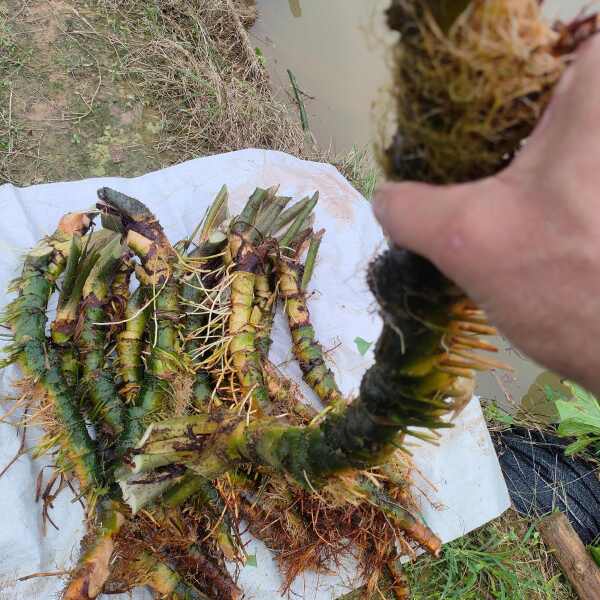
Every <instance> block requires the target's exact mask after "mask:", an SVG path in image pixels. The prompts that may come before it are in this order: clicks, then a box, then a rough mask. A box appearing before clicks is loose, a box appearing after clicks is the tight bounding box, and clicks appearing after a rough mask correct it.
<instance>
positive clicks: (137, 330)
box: [116, 286, 149, 403]
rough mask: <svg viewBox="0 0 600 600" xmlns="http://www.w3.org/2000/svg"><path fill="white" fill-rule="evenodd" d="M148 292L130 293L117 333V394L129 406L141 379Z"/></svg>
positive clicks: (135, 396) (137, 390) (142, 289)
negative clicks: (119, 383)
mask: <svg viewBox="0 0 600 600" xmlns="http://www.w3.org/2000/svg"><path fill="white" fill-rule="evenodd" d="M148 293H149V290H148V288H147V287H145V286H140V287H138V288H137V289H136V290H135V292H133V294H131V296H130V298H129V300H128V301H127V306H126V308H125V319H124V320H125V323H124V326H125V327H124V329H123V330H122V331H121V332H119V333H118V334H117V347H116V351H117V362H118V374H119V377H120V380H121V388H120V390H119V391H120V394H121V396H122V397H123V398H125V400H126V401H127V402H128V403H131V402H132V401H133V400H134V398H137V395H138V393H139V391H140V387H141V385H142V381H143V377H144V364H143V361H142V346H143V343H144V331H145V328H146V322H147V320H148V306H146V303H147V297H148Z"/></svg>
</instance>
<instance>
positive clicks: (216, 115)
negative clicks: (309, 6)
mask: <svg viewBox="0 0 600 600" xmlns="http://www.w3.org/2000/svg"><path fill="white" fill-rule="evenodd" d="M98 5H99V6H100V7H101V8H102V9H103V10H104V11H105V14H106V15H107V17H108V16H109V15H113V16H114V15H116V16H117V18H116V20H115V26H114V27H113V34H112V39H111V43H112V44H113V45H114V47H115V48H116V49H117V51H118V53H119V56H120V61H121V62H120V68H119V71H120V73H119V75H120V76H121V77H123V78H126V79H127V80H128V81H129V82H130V83H131V84H132V85H133V86H135V88H136V89H137V91H138V93H140V94H141V95H143V97H144V99H145V101H146V102H148V103H151V104H152V106H153V107H154V108H155V109H157V110H158V111H159V112H160V115H161V118H162V122H163V125H164V128H163V132H162V135H161V140H160V145H161V149H164V150H168V151H171V152H172V153H173V154H176V155H177V159H178V160H186V159H189V158H193V157H196V156H201V155H203V154H210V153H214V152H227V151H231V150H238V149H240V148H251V147H255V148H270V149H274V150H283V151H286V152H290V153H292V154H296V155H298V154H302V151H303V139H304V138H303V135H302V132H301V129H300V127H299V126H298V124H296V123H295V122H293V121H292V120H291V119H290V117H289V116H288V114H287V109H286V108H285V107H284V106H283V105H281V104H279V103H277V102H275V101H274V100H273V97H272V94H271V90H270V87H269V81H268V76H267V74H266V72H265V70H264V68H263V67H262V65H261V64H260V62H259V61H258V59H257V56H256V54H255V52H254V50H253V48H252V47H251V45H250V43H249V40H248V36H247V33H246V30H245V28H244V26H243V23H242V20H241V19H240V18H239V16H238V15H237V13H236V12H235V9H234V7H233V5H232V3H231V0H165V1H163V2H160V3H157V4H152V6H151V7H149V6H148V4H147V3H145V2H140V1H139V0H98Z"/></svg>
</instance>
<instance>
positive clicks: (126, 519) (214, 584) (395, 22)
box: [5, 0, 595, 600]
mask: <svg viewBox="0 0 600 600" xmlns="http://www.w3.org/2000/svg"><path fill="white" fill-rule="evenodd" d="M431 4H434V5H435V2H434V1H433V0H431V1H425V0H423V1H416V2H409V1H408V0H394V2H392V8H391V9H390V13H389V16H390V24H391V26H392V27H393V28H395V29H398V30H400V31H401V32H402V38H401V41H400V44H399V49H398V55H397V64H398V73H399V82H400V84H401V85H400V86H399V87H400V88H401V89H400V90H399V92H398V113H399V124H400V130H401V134H402V135H401V136H398V138H397V139H396V141H395V143H394V144H393V146H392V148H390V150H389V151H388V153H387V155H386V156H387V163H386V166H387V167H388V171H389V173H390V175H392V176H394V177H410V178H417V179H421V180H423V181H442V182H454V181H463V180H468V179H472V178H476V177H480V176H485V175H489V174H490V173H494V172H496V171H497V170H499V169H500V168H502V166H503V165H504V164H506V162H507V161H508V160H510V158H511V157H512V156H513V155H514V153H515V152H516V151H517V150H518V148H519V145H520V143H521V141H522V139H523V137H525V136H526V135H528V133H529V132H530V131H531V128H532V127H533V126H534V124H535V122H536V121H537V119H538V118H539V115H540V114H541V112H542V111H543V108H544V107H545V105H546V103H547V100H548V97H549V94H550V92H551V90H552V87H553V85H554V84H555V83H556V81H557V80H558V78H559V77H560V74H561V73H562V70H563V68H564V64H565V61H566V59H565V58H564V57H565V56H566V55H567V54H568V53H569V52H570V51H571V50H573V49H574V47H575V46H576V45H577V43H578V42H579V41H581V40H582V39H583V38H585V37H586V36H587V35H588V34H589V33H590V32H591V29H590V27H591V28H592V29H593V28H594V27H595V20H594V21H593V23H592V22H591V21H578V22H577V23H575V24H574V25H571V26H561V27H559V28H558V29H557V31H553V30H551V29H550V28H548V27H546V26H544V25H543V24H542V21H541V17H540V15H539V7H538V2H537V0H528V1H526V2H521V1H520V0H490V1H487V0H486V1H485V2H484V1H483V0H480V1H474V2H472V3H471V4H470V6H468V7H467V8H466V10H465V11H464V12H462V13H460V14H457V15H453V18H452V19H450V20H448V15H447V13H446V12H443V11H442V13H439V14H443V15H445V16H444V19H445V20H444V25H443V27H442V26H441V25H440V23H439V22H438V21H436V17H435V16H434V15H433V14H432V13H431V12H430V10H429V7H430V5H431ZM466 4H468V3H467V2H463V3H461V5H466ZM436 14H437V13H436ZM515 24H516V25H517V26H516V27H515V26H514V25H515ZM500 59H502V60H504V63H503V64H504V67H503V68H502V69H500V68H497V60H500ZM289 202H290V199H289V198H284V197H280V196H278V195H277V190H276V189H268V190H262V189H258V190H256V192H255V193H254V194H253V195H252V196H251V198H250V199H249V201H248V203H247V205H246V206H245V208H244V210H243V211H242V213H241V214H240V215H237V216H235V217H233V218H231V217H230V216H229V215H228V212H227V191H226V189H223V190H222V191H221V193H220V194H219V195H218V196H217V198H216V199H215V200H214V202H213V204H212V206H211V208H210V210H209V211H208V212H207V214H206V216H205V219H204V221H203V222H202V224H201V225H200V227H199V229H198V231H196V232H195V233H194V235H192V236H190V238H189V239H186V240H182V241H180V242H178V243H176V244H175V245H172V244H171V243H170V242H169V240H168V239H167V238H166V236H165V234H164V232H163V229H162V227H161V226H160V224H159V223H158V221H157V220H156V218H155V217H154V215H152V213H151V212H150V211H149V210H148V209H147V208H146V207H145V206H144V205H143V204H142V203H140V202H139V201H137V200H135V199H133V198H129V197H127V196H124V195H123V194H120V193H119V192H116V191H114V190H110V189H106V188H104V189H102V190H100V192H99V203H98V205H97V208H98V210H99V211H100V212H101V213H102V221H103V224H104V229H102V230H100V231H91V230H90V227H91V218H92V217H93V216H94V215H93V214H92V213H89V214H86V213H77V214H70V215H67V216H65V217H64V218H63V220H62V221H61V222H60V224H59V226H58V229H57V230H56V232H55V233H54V234H52V235H50V236H49V237H47V238H45V239H44V240H42V241H41V242H40V243H39V244H38V246H36V247H35V248H34V249H33V250H32V251H31V252H30V253H29V254H28V255H27V257H26V259H25V263H24V267H23V272H22V275H21V277H20V278H19V279H18V280H17V281H16V282H15V285H14V290H15V291H16V292H17V294H18V295H17V298H16V299H15V300H14V301H13V302H12V304H11V305H10V306H9V307H8V310H7V313H6V316H5V322H6V325H7V326H8V327H9V328H10V330H11V331H12V334H13V343H12V346H11V348H10V356H9V358H8V359H7V362H17V363H18V364H19V365H20V367H21V370H22V373H23V379H22V380H21V381H20V382H19V387H20V390H21V392H22V393H21V394H20V396H19V398H20V400H19V402H20V403H21V405H22V406H23V407H24V408H25V407H26V411H25V414H26V417H24V418H26V419H27V422H28V423H36V424H39V425H41V426H42V427H43V429H44V431H45V437H44V439H43V440H42V442H41V443H40V444H39V445H38V447H37V449H36V452H37V453H38V454H44V453H49V454H51V455H52V457H53V464H54V469H55V475H54V476H53V477H52V478H51V480H50V482H49V487H48V489H46V492H45V493H44V494H43V496H44V497H45V498H52V497H53V496H55V494H56V493H57V491H56V487H58V488H59V489H60V488H61V487H63V486H64V485H75V486H77V487H78V489H79V494H80V497H81V499H82V500H83V501H84V502H85V504H86V508H87V515H88V523H89V532H88V535H87V536H86V538H85V540H84V542H83V550H82V554H81V557H80V560H79V564H78V565H77V566H76V567H75V569H74V570H73V572H72V575H71V579H70V581H69V583H68V585H67V588H66V591H65V594H64V598H66V599H67V600H76V599H77V600H79V599H83V600H85V599H90V598H96V597H98V596H99V595H100V594H102V593H114V592H118V591H126V590H130V589H132V588H133V587H135V586H141V585H147V586H150V587H151V588H152V589H153V590H154V591H155V592H156V593H157V595H159V596H160V597H166V598H173V599H193V598H204V599H206V598H213V599H219V600H221V599H234V598H239V597H240V596H241V591H240V590H239V588H238V587H237V585H236V583H235V581H234V580H233V578H232V576H231V575H230V571H229V570H228V569H227V568H226V563H227V562H228V563H229V564H230V565H235V564H236V562H237V563H238V564H241V563H243V562H244V559H245V555H244V548H243V544H242V543H241V541H240V523H241V522H245V523H246V524H247V526H248V527H249V529H250V531H251V532H252V533H253V534H254V535H255V536H257V537H259V538H261V539H263V540H264V541H265V543H266V544H267V546H269V547H270V548H272V549H273V550H274V551H275V552H276V553H277V557H278V560H279V563H280V566H281V569H282V572H283V574H284V578H285V585H284V587H285V589H289V585H290V583H291V581H292V580H293V579H294V577H295V576H296V575H298V574H299V573H300V572H302V571H304V570H306V569H314V570H325V569H331V568H332V567H334V566H335V564H336V561H338V560H339V559H340V557H341V556H342V555H344V554H345V553H348V552H352V553H354V555H355V556H356V558H357V559H358V562H359V565H360V568H361V570H362V573H363V575H364V579H365V584H366V585H365V587H364V589H363V590H362V592H361V594H362V595H363V596H364V597H365V598H371V597H381V596H382V595H387V596H389V597H395V598H407V597H409V591H408V589H407V585H406V582H405V581H404V578H403V576H402V573H401V571H400V569H399V567H398V561H397V559H398V555H399V554H400V553H410V552H412V551H413V550H414V548H416V547H422V548H424V549H426V550H428V551H429V552H431V553H433V554H437V553H438V552H439V551H440V542H439V540H438V539H437V538H436V537H435V535H434V534H433V533H432V532H431V531H429V530H428V529H427V527H426V526H425V525H424V524H423V523H422V522H421V521H420V520H419V519H418V518H417V517H415V516H414V506H413V502H412V500H411V495H410V461H409V459H408V457H407V454H406V453H405V452H404V450H403V448H404V443H405V439H406V436H408V435H414V436H418V437H424V438H426V439H431V437H432V436H433V437H435V435H434V434H428V433H423V431H424V429H425V430H426V429H431V430H435V429H437V428H440V427H446V426H448V421H447V419H446V418H445V417H446V416H447V415H448V414H450V413H452V412H455V411H457V410H460V408H461V407H462V406H464V404H465V402H467V401H468V399H469V398H470V397H471V394H472V390H473V382H474V375H475V372H476V371H477V370H481V369H486V368H489V367H491V366H496V365H497V363H495V362H494V361H492V360H490V359H489V358H484V357H482V356H481V355H480V354H478V353H477V351H478V350H484V351H494V350H495V348H494V347H493V346H491V345H490V344H488V343H486V342H484V341H482V340H481V339H480V336H481V335H490V334H494V333H495V330H494V328H493V327H491V326H490V325H489V324H488V323H487V321H486V318H485V315H484V314H483V312H482V311H481V310H479V309H478V308H477V307H476V306H474V305H473V303H472V302H471V301H470V300H469V299H468V298H466V297H465V295H464V293H463V292H462V291H461V290H459V289H457V288H456V286H455V285H454V284H453V283H452V282H450V281H449V280H448V279H447V278H445V277H444V276H443V275H442V274H441V273H440V272H439V271H438V270H437V269H435V268H434V267H433V266H432V265H431V264H430V263H429V262H427V261H425V260H424V259H422V258H420V257H418V256H415V255H413V254H411V253H409V252H406V251H403V250H400V249H397V248H392V249H390V250H388V251H386V252H385V253H384V254H382V255H381V256H380V257H378V258H377V259H376V260H375V261H374V262H373V264H372V265H371V267H370V269H369V275H368V280H369V285H370V288H371V290H372V292H373V294H374V296H375V298H376V300H377V302H378V305H379V309H380V313H381V315H382V318H383V321H384V327H383V331H382V333H381V336H380V338H379V341H378V343H377V347H376V351H375V364H374V365H373V366H372V367H371V368H370V369H369V370H368V371H367V373H365V375H364V378H363V381H362V384H361V388H360V393H359V395H358V396H357V397H356V398H354V399H351V400H348V399H345V398H343V397H342V394H341V393H340V391H339V388H338V386H337V384H336V382H335V378H334V376H333V373H332V371H331V370H330V369H329V368H328V366H327V363H326V360H325V357H324V354H323V350H322V348H321V346H320V345H319V343H318V342H317V340H316V335H315V331H314V328H313V327H312V325H311V322H310V316H309V310H308V306H307V294H306V290H307V286H308V285H309V282H310V278H311V274H312V272H313V268H314V265H315V257H316V255H317V253H318V249H319V242H320V239H321V237H322V235H323V232H315V231H314V230H313V226H312V220H311V212H312V211H313V209H314V206H315V204H316V202H317V197H316V196H315V197H313V198H306V199H304V200H301V201H300V202H298V203H296V204H294V205H292V206H291V208H286V206H287V204H288V203H289ZM304 257H306V258H304ZM134 280H135V282H136V283H135V285H134ZM132 288H134V291H133V292H131V291H130V290H131V289H132ZM55 292H56V295H57V296H58V309H57V314H56V319H55V320H54V322H53V323H52V325H51V328H50V335H49V336H48V335H47V333H46V322H47V307H48V302H49V299H50V297H51V296H52V295H53V294H54V293H55ZM278 302H279V305H280V306H281V307H282V310H284V312H285V314H286V316H287V319H288V322H289V326H290V331H291V334H292V340H293V349H294V354H295V357H296V359H297V361H298V363H299V366H300V368H301V370H302V372H303V374H304V379H305V381H306V383H307V384H308V385H310V386H311V387H312V389H313V390H314V391H315V393H316V395H317V396H318V397H319V398H320V399H321V401H322V403H323V410H322V411H320V412H316V411H315V410H314V409H313V408H311V407H310V406H309V405H307V404H306V403H305V402H304V401H303V399H302V397H301V396H300V394H299V392H298V389H297V387H296V386H295V385H294V384H293V383H291V382H290V381H289V380H287V379H286V378H285V377H283V376H282V375H281V373H279V372H278V369H277V367H276V366H275V365H273V364H272V363H270V362H269V347H270V343H271V340H270V332H271V324H272V322H273V315H274V311H275V310H276V307H277V306H278ZM92 432H93V433H92ZM53 486H54V487H53Z"/></svg>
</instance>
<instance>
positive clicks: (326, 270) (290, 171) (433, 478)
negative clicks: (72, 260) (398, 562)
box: [0, 150, 509, 600]
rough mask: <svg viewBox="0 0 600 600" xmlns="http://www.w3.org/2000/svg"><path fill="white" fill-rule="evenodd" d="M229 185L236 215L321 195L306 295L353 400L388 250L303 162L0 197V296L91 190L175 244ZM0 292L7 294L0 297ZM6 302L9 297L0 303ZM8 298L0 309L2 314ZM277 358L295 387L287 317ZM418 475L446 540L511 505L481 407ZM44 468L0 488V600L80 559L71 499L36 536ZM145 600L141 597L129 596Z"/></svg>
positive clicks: (332, 176) (426, 513)
mask: <svg viewBox="0 0 600 600" xmlns="http://www.w3.org/2000/svg"><path fill="white" fill-rule="evenodd" d="M224 183H225V184H227V186H228V187H229V191H230V205H231V209H232V212H233V213H235V212H237V211H239V209H240V208H241V206H242V204H243V203H244V202H245V200H246V199H247V197H248V196H249V194H250V193H251V192H252V191H253V190H254V189H255V187H257V186H261V187H267V186H271V185H274V184H280V185H281V188H280V193H281V194H283V195H288V196H293V197H294V198H296V199H300V198H301V197H303V196H304V195H306V194H311V193H312V192H314V191H315V190H319V192H320V194H321V196H320V202H319V205H318V207H317V210H316V227H318V228H325V229H326V230H327V233H326V235H325V237H324V240H323V243H322V246H321V250H320V255H319V259H318V262H317V267H316V270H315V275H314V278H313V280H312V284H311V288H312V290H314V294H313V296H312V297H311V299H310V309H311V314H312V318H313V322H314V325H315V327H316V331H317V332H318V337H319V339H320V341H321V343H322V344H323V345H324V346H325V348H327V349H331V351H330V352H329V353H328V357H329V360H330V364H331V366H332V367H333V369H334V371H335V374H336V376H337V378H338V381H339V382H340V386H341V388H342V390H343V392H344V393H345V394H352V393H355V392H356V391H357V390H358V387H359V383H360V378H361V376H362V373H363V372H364V371H365V369H366V368H368V366H369V365H370V364H371V362H372V354H371V352H368V353H367V354H366V355H365V356H361V354H360V353H359V352H358V350H357V347H356V345H355V342H354V340H355V338H356V337H361V338H363V339H365V340H367V341H375V340H376V338H377V336H378V334H379V330H380V326H381V323H380V319H379V317H378V315H377V312H376V307H375V305H374V301H373V298H372V296H371V295H370V293H369V291H368V289H367V285H366V282H365V270H366V266H367V264H368V262H369V260H370V259H371V258H372V257H373V256H374V255H375V254H376V253H377V251H378V250H379V249H381V248H382V247H383V245H384V242H383V237H382V233H381V230H380V228H379V226H378V225H377V224H376V222H375V220H374V218H373V216H372V213H371V209H370V206H369V204H368V203H367V202H366V201H365V200H364V198H362V197H361V195H360V194H359V193H357V192H356V191H355V190H354V189H353V188H352V187H351V186H350V184H349V183H348V182H347V181H346V180H345V179H344V178H343V177H342V176H341V175H340V173H338V171H337V170H336V169H335V168H333V167H332V166H330V165H326V164H320V163H313V162H306V161H301V160H299V159H296V158H293V157H291V156H289V155H286V154H282V153H279V152H272V151H263V150H244V151H240V152H234V153H230V154H224V155H219V156H211V157H207V158H201V159H196V160H192V161H189V162H186V163H183V164H180V165H177V166H174V167H170V168H168V169H163V170H161V171H157V172H155V173H150V174H148V175H144V176H142V177H138V178H135V179H117V178H100V179H88V180H85V181H76V182H67V183H53V184H47V185H38V186H33V187H29V188H25V189H18V188H15V187H13V186H10V185H4V186H2V187H0V214H1V215H2V219H0V244H1V250H0V290H5V289H6V287H7V284H8V282H9V281H10V280H11V279H12V278H13V277H15V276H16V275H17V274H18V269H19V264H20V260H21V258H22V256H23V254H24V252H25V251H26V250H27V249H28V248H29V247H31V246H32V245H33V244H35V243H36V242H37V241H38V240H39V238H41V237H42V236H43V235H45V234H47V233H49V232H51V231H53V230H54V228H55V226H56V224H57V222H58V220H59V218H60V217H61V216H62V215H63V214H64V213H65V212H68V211H73V210H82V209H86V208H88V207H90V206H92V205H93V204H94V203H95V200H96V190H97V189H98V188H99V187H101V186H110V187H113V188H115V189H118V190H120V191H122V192H124V193H126V194H129V195H132V196H134V197H136V198H139V199H140V200H142V201H143V202H145V203H146V204H147V205H148V206H149V208H150V209H151V210H152V211H154V212H155V214H156V215H157V216H158V218H159V219H160V221H161V223H162V225H163V226H164V228H165V230H166V233H167V235H168V236H169V238H170V239H171V240H172V241H177V240H178V239H181V238H182V237H184V236H186V235H188V234H189V233H190V232H191V231H192V230H193V228H194V226H195V225H196V224H197V222H198V221H199V219H200V218H201V217H202V215H203V214H204V211H205V209H206V207H207V206H208V204H209V203H210V201H211V200H212V199H213V198H214V196H215V195H216V193H217V192H218V190H219V188H220V187H221V186H222V185H223V184H224ZM0 293H2V292H1V291H0ZM0 297H4V296H0ZM8 300H9V298H8V297H6V298H5V299H4V301H0V304H5V303H6V302H7V301H8ZM272 358H273V360H274V362H275V363H276V364H282V369H283V370H284V372H286V373H287V374H288V375H290V376H291V377H293V378H294V379H295V380H296V381H297V382H298V383H299V384H300V385H301V387H302V390H303V392H304V394H305V396H306V397H307V398H309V399H311V400H312V401H313V402H315V404H316V399H315V398H314V396H313V394H312V392H311V391H310V389H308V388H307V387H306V386H305V385H304V384H303V383H302V379H301V375H300V370H299V368H298V367H297V365H296V364H295V363H294V362H293V361H290V359H291V345H290V337H289V333H288V331H287V327H286V325H285V322H284V319H283V317H282V316H281V315H280V314H279V315H278V317H277V319H276V325H275V329H274V344H273V349H272ZM14 377H15V372H14V371H13V370H10V369H8V370H5V371H4V372H3V373H2V374H0V386H1V389H2V392H3V393H8V392H9V391H10V389H11V381H12V380H13V379H14ZM18 443H19V441H18V439H17V437H16V433H15V430H14V429H13V428H12V427H11V426H9V425H7V424H2V423H0V468H1V466H2V465H4V464H6V463H7V462H8V461H9V460H10V458H12V456H13V455H14V454H15V452H16V451H17V448H18ZM412 450H413V452H414V456H415V461H416V465H417V468H418V471H419V472H418V474H416V487H417V490H418V491H417V495H418V496H419V499H420V504H421V510H422V514H423V517H424V518H425V520H426V522H427V523H428V524H429V526H430V527H431V528H432V529H433V530H434V531H436V532H437V533H438V534H439V535H440V536H441V537H442V539H443V540H444V541H450V540H452V539H455V538H457V537H460V536H462V535H464V534H466V533H467V532H469V531H471V530H472V529H474V528H476V527H479V526H481V525H483V524H484V523H486V522H488V521H489V520H491V519H493V518H495V517H497V516H498V515H500V514H501V513H502V512H504V511H505V510H506V509H507V508H508V506H509V497H508V493H507V490H506V487H505V484H504V480H503V478H502V474H501V471H500V468H499V465H498V462H497V458H496V455H495V452H494V449H493V446H492V444H491V441H490V438H489V435H488V432H487V429H486V427H485V423H484V421H483V417H482V414H481V408H480V406H479V402H478V401H477V400H474V401H472V402H471V403H470V405H469V406H468V407H467V409H466V410H465V411H464V412H463V414H462V415H461V416H460V417H459V419H458V420H457V422H456V427H455V428H454V429H452V430H448V431H446V432H445V433H444V436H443V438H442V443H441V446H440V447H438V448H435V447H432V446H426V445H423V444H416V443H415V447H414V448H412ZM42 465H43V463H41V462H40V461H33V460H32V459H31V458H30V457H29V455H26V456H23V457H21V458H20V459H19V460H18V461H17V463H16V464H15V465H14V466H13V467H12V469H11V470H10V471H8V473H6V474H5V475H4V477H3V478H2V479H1V480H0V600H9V599H10V600H13V599H17V598H19V599H20V598H30V599H32V600H33V599H40V600H41V599H44V600H46V599H49V598H52V597H54V596H55V595H56V594H57V593H58V592H59V591H60V589H62V587H63V582H62V581H61V580H59V579H56V578H38V579H32V580H29V581H26V582H19V583H17V582H16V581H15V579H16V578H18V577H21V576H24V575H28V574H30V573H34V572H40V571H54V570H61V569H68V568H69V567H70V566H71V565H72V564H73V561H74V560H76V558H77V555H78V550H79V541H80V538H81V535H82V533H83V525H82V510H81V507H80V506H79V504H77V503H73V502H71V498H70V494H69V492H68V491H66V492H63V493H62V494H61V495H60V496H59V498H58V499H57V500H56V502H55V504H54V510H53V511H52V518H53V520H54V522H55V523H56V524H57V526H58V527H60V531H56V530H54V529H53V528H52V527H49V529H48V532H47V533H46V535H45V536H44V535H43V532H42V529H41V517H40V506H39V505H36V504H35V503H34V498H33V495H34V488H35V479H36V476H37V474H38V472H39V469H40V468H41V466H42ZM249 552H251V553H252V552H255V553H256V557H257V566H256V567H250V566H247V567H245V568H244V569H243V570H242V572H241V577H240V582H241V585H242V586H243V587H244V589H245V590H246V592H247V596H248V597H249V598H257V599H262V598H273V599H277V598H280V597H281V596H280V594H279V592H278V590H279V588H280V586H281V578H280V576H279V574H278V572H277V568H276V565H275V563H274V561H273V559H272V557H271V556H270V554H269V552H268V550H267V549H266V548H265V547H264V546H263V545H262V544H261V543H259V542H251V544H250V547H249ZM352 573H353V569H352V565H351V564H349V565H348V569H347V571H346V572H345V573H338V574H337V575H335V576H316V575H313V574H307V575H306V576H305V577H300V578H299V579H298V580H297V581H296V583H295V585H294V588H293V591H294V592H296V593H297V594H299V597H301V598H306V599H307V600H308V599H315V600H329V599H330V598H335V597H336V595H337V594H340V593H343V592H345V591H347V588H346V587H345V586H346V584H348V583H351V579H352V578H351V574H352ZM146 597H150V596H148V595H147V593H146V592H143V591H140V592H136V594H135V595H134V598H136V599H141V598H146Z"/></svg>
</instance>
